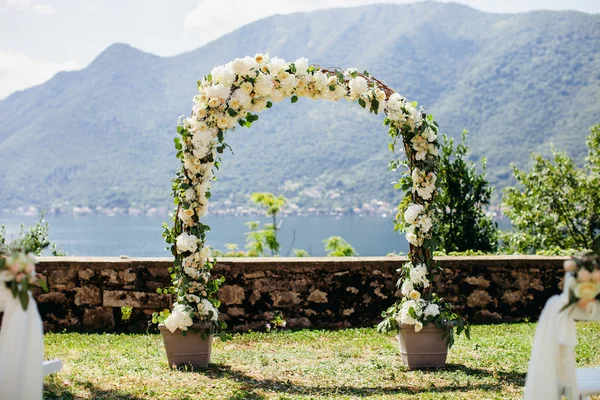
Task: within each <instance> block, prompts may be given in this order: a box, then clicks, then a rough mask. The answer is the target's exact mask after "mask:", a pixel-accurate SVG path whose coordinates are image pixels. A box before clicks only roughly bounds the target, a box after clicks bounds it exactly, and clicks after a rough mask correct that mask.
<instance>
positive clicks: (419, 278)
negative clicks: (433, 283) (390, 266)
mask: <svg viewBox="0 0 600 400" xmlns="http://www.w3.org/2000/svg"><path fill="white" fill-rule="evenodd" d="M409 275H410V282H411V283H412V284H413V285H423V287H429V279H427V266H426V265H425V264H419V265H417V266H416V267H414V268H410V269H409Z"/></svg>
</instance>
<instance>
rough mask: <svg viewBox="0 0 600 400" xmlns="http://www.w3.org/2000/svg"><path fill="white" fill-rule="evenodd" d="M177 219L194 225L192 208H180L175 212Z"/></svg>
mask: <svg viewBox="0 0 600 400" xmlns="http://www.w3.org/2000/svg"><path fill="white" fill-rule="evenodd" d="M177 216H178V217H179V219H180V220H181V221H182V222H183V223H184V224H185V225H188V226H191V225H194V219H193V218H192V217H193V216H194V210H193V209H191V208H181V209H180V210H179V213H178V214H177Z"/></svg>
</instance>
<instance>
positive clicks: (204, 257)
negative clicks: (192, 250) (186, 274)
mask: <svg viewBox="0 0 600 400" xmlns="http://www.w3.org/2000/svg"><path fill="white" fill-rule="evenodd" d="M199 255H200V258H201V259H202V260H208V259H209V258H210V247H207V246H204V247H203V248H202V250H200V253H199Z"/></svg>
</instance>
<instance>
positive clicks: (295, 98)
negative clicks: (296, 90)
mask: <svg viewBox="0 0 600 400" xmlns="http://www.w3.org/2000/svg"><path fill="white" fill-rule="evenodd" d="M297 101H298V96H296V95H293V96H292V103H295V102H297Z"/></svg>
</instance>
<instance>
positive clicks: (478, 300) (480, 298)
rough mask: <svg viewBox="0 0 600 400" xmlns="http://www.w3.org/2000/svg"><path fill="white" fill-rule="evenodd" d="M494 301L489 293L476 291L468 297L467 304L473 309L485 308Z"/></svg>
mask: <svg viewBox="0 0 600 400" xmlns="http://www.w3.org/2000/svg"><path fill="white" fill-rule="evenodd" d="M491 301H492V298H491V296H490V295H489V293H488V292H485V291H483V290H476V291H474V292H473V293H471V294H470V295H469V297H467V304H468V305H469V307H473V308H485V307H486V306H487V305H488V304H490V302H491Z"/></svg>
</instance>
